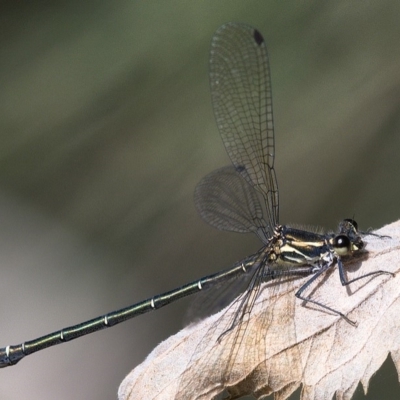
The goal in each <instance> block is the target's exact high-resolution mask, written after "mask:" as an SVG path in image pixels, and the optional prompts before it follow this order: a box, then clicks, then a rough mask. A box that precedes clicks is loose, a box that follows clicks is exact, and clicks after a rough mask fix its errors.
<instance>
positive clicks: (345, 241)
mask: <svg viewBox="0 0 400 400" xmlns="http://www.w3.org/2000/svg"><path fill="white" fill-rule="evenodd" d="M332 245H333V248H334V249H335V251H336V253H337V254H338V255H339V256H345V255H347V254H349V253H350V248H351V243H350V239H349V238H348V237H347V236H346V235H338V236H335V237H334V238H333V243H332Z"/></svg>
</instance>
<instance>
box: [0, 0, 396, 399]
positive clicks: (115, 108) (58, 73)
mask: <svg viewBox="0 0 400 400" xmlns="http://www.w3.org/2000/svg"><path fill="white" fill-rule="evenodd" d="M399 19H400V3H399V2H398V1H394V0H393V1H381V2H377V1H376V2H371V1H335V2H327V1H315V2H312V1H284V2H278V1H276V2H273V1H268V2H266V1H246V2H244V1H232V0H231V1H219V2H213V1H202V2H187V3H186V2H178V1H164V2H161V1H152V2H145V1H141V2H137V1H136V2H134V1H119V2H101V1H88V2H84V3H81V2H77V1H76V2H74V1H70V2H58V3H57V2H45V1H42V2H8V3H7V2H2V3H1V5H0V31H1V35H0V267H1V279H0V321H1V322H0V346H5V345H7V344H17V343H20V342H22V341H24V340H28V339H33V338H36V337H37V336H40V335H43V334H45V333H48V332H50V331H54V330H57V329H60V328H62V327H64V326H68V325H71V324H75V323H78V322H81V321H83V320H86V319H89V318H93V317H96V316H98V315H100V314H104V313H106V312H109V311H112V310H114V309H116V308H120V307H123V306H126V305H128V304H131V303H133V302H136V301H139V300H143V299H145V298H148V297H150V296H152V295H154V294H157V293H159V292H161V291H166V290H169V289H172V288H174V287H176V286H179V285H181V284H184V283H186V282H188V281H191V280H194V279H196V278H199V277H201V276H203V275H205V274H208V273H211V272H216V271H218V270H221V269H223V268H226V267H228V266H230V265H231V264H232V263H233V262H234V261H236V260H238V259H240V258H242V257H244V256H246V255H247V254H249V253H251V252H253V251H255V250H257V249H258V247H259V246H260V243H259V242H257V239H256V238H255V237H254V238H253V237H251V236H249V237H247V236H242V235H235V234H228V233H224V232H218V231H215V230H213V229H212V228H211V227H208V226H207V225H206V224H205V223H203V222H202V221H201V220H200V218H199V217H198V216H197V214H196V210H195V208H194V204H193V190H194V187H195V185H196V183H197V182H198V181H199V180H200V179H201V178H202V177H203V176H204V175H205V174H207V173H208V172H210V171H211V170H213V169H215V168H217V167H220V166H223V165H226V164H228V163H229V160H228V157H227V155H226V154H225V150H224V148H223V145H222V142H221V140H220V138H219V135H218V131H217V127H216V124H215V122H214V119H213V114H212V108H211V102H210V93H209V86H208V56H209V44H210V40H211V37H212V35H213V33H214V31H215V30H216V29H217V27H218V26H219V25H221V24H223V23H225V22H228V21H232V20H233V21H242V22H247V23H249V24H251V25H253V26H255V27H257V28H258V29H259V30H260V31H261V32H262V33H263V35H264V37H265V40H266V42H267V44H268V47H269V51H270V57H271V69H272V84H273V91H274V111H275V127H276V153H277V159H276V168H277V173H278V180H279V188H280V196H281V214H280V219H281V222H282V223H290V222H293V223H303V224H308V225H319V226H325V227H326V228H328V229H334V228H335V227H336V225H337V223H338V221H340V220H341V219H342V218H344V217H353V216H354V217H355V218H356V219H357V220H358V221H359V223H360V226H361V227H362V228H364V229H366V228H368V227H374V228H379V227H381V226H382V225H384V224H386V223H389V222H392V221H394V220H397V219H398V217H399V209H398V199H399V194H400V178H399V168H398V165H399V155H398V154H399V151H400V113H399V109H400V69H399V68H400V40H399V39H400V23H399ZM345 293H346V292H345V291H344V292H343V295H346V294H345ZM187 305H188V302H187V301H181V302H179V303H177V304H174V305H170V306H168V307H167V308H165V309H162V310H159V311H158V312H155V313H151V314H148V315H143V316H141V317H139V318H136V319H135V320H133V321H130V322H125V323H124V324H122V325H119V326H117V327H114V328H112V329H109V330H106V331H102V332H99V333H95V334H93V335H90V336H88V337H85V338H81V339H79V340H77V341H73V342H71V343H68V344H64V345H61V346H57V347H54V348H52V349H48V350H45V351H43V352H40V353H37V354H35V355H32V356H30V357H28V358H26V359H25V360H23V361H21V363H20V364H19V365H17V366H15V367H12V368H8V369H4V370H1V371H0V398H1V399H6V400H8V399H18V400H19V399H21V400H25V399H30V400H36V399H41V400H47V399H58V400H64V399H115V398H116V393H117V388H118V385H119V383H120V382H121V380H122V379H123V378H124V376H125V375H126V374H127V373H128V372H129V371H130V370H131V369H132V368H133V367H135V366H136V365H137V364H138V363H140V362H141V361H142V360H143V359H144V358H145V357H146V355H147V354H148V353H149V352H150V351H151V349H152V348H153V347H154V346H155V345H156V344H157V343H159V342H160V341H161V340H163V339H165V338H166V337H168V336H169V335H171V334H173V333H175V332H177V331H178V330H179V329H180V327H181V326H182V320H183V316H184V314H185V309H186V308H187ZM283 334H284V333H283ZM349 340H351V338H349ZM388 364H390V363H388ZM396 379H397V375H396V372H395V370H394V368H390V366H389V367H388V369H385V370H383V372H379V373H378V378H377V379H376V383H375V384H373V387H372V389H371V390H372V391H371V395H370V396H369V397H368V398H369V399H374V398H385V399H391V398H393V399H394V398H399V391H397V394H396V392H393V391H392V387H391V386H390V385H391V384H393V386H394V387H395V388H396V387H397V390H398V385H396V383H395V382H396ZM383 389H385V390H387V392H383ZM374 390H375V392H374ZM374 393H375V395H374ZM376 393H378V394H379V395H376ZM358 398H359V399H362V398H364V397H363V396H360V397H358Z"/></svg>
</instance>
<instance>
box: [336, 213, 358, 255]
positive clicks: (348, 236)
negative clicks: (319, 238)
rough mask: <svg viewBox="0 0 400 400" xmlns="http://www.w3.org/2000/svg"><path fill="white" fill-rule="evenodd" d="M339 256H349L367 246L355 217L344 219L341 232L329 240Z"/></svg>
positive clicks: (340, 228) (340, 226)
mask: <svg viewBox="0 0 400 400" xmlns="http://www.w3.org/2000/svg"><path fill="white" fill-rule="evenodd" d="M329 243H330V244H331V246H332V247H333V249H334V251H335V252H336V254H337V255H339V256H347V255H350V254H352V253H354V252H357V251H360V250H362V249H363V248H364V247H365V244H364V242H363V240H362V239H361V235H360V233H359V232H358V224H357V222H356V221H354V219H344V220H343V221H342V222H341V223H340V224H339V234H338V235H336V236H334V237H333V238H331V239H330V240H329Z"/></svg>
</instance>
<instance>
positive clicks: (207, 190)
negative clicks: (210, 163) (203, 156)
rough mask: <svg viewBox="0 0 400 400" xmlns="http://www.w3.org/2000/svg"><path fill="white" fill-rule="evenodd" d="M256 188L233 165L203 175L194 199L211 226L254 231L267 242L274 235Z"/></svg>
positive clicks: (242, 231)
mask: <svg viewBox="0 0 400 400" xmlns="http://www.w3.org/2000/svg"><path fill="white" fill-rule="evenodd" d="M259 196H260V195H259V194H258V193H257V191H256V190H255V189H254V188H253V187H252V186H251V185H250V184H249V183H248V181H247V180H245V179H244V178H243V177H242V175H240V174H239V173H238V172H237V171H236V170H235V169H234V168H233V167H231V166H229V167H224V168H221V169H218V170H216V171H213V172H211V173H210V174H208V175H207V176H206V177H204V178H203V179H202V180H201V181H200V182H199V184H198V185H197V187H196V190H195V192H194V201H195V204H196V208H197V210H198V212H199V214H200V215H201V217H202V218H203V219H204V220H205V221H206V222H208V223H209V224H210V225H211V226H213V227H215V228H217V229H220V230H226V231H233V232H240V233H246V232H253V233H255V234H257V235H258V236H259V237H260V239H261V240H262V241H263V242H264V243H266V242H267V240H268V238H269V237H270V236H271V235H270V232H269V231H268V230H267V228H266V226H267V223H266V221H265V219H264V213H265V211H264V210H263V208H262V205H261V203H260V200H259Z"/></svg>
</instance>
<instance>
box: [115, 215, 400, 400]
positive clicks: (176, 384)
mask: <svg viewBox="0 0 400 400" xmlns="http://www.w3.org/2000/svg"><path fill="white" fill-rule="evenodd" d="M378 233H379V234H381V235H389V236H390V237H391V238H378V237H374V236H367V237H366V238H365V241H366V242H367V249H368V257H367V256H366V257H364V258H363V259H362V260H357V261H355V262H351V263H350V264H349V263H348V262H347V263H345V265H346V270H347V274H348V279H352V278H354V277H356V276H360V275H362V274H365V273H368V272H370V271H376V270H385V271H390V272H393V273H397V275H396V276H395V277H391V276H390V275H380V276H376V277H373V278H371V279H369V278H366V279H365V280H360V281H358V282H355V283H353V284H351V285H350V287H343V286H342V285H341V284H340V280H339V277H338V273H337V269H333V270H332V272H331V273H327V274H326V275H325V276H324V277H322V279H321V281H319V282H318V284H317V285H316V286H313V289H312V293H313V298H317V299H320V300H321V301H323V302H324V304H327V305H331V306H332V307H334V308H335V309H336V310H340V311H342V312H343V313H344V314H345V315H347V316H348V317H349V318H351V319H352V320H353V321H357V323H358V325H357V327H354V326H352V325H350V324H349V323H348V322H346V321H345V320H344V319H343V318H340V317H338V316H337V315H331V314H329V313H327V312H326V311H325V310H321V309H318V308H316V307H313V306H309V305H307V306H304V305H303V304H302V303H301V301H299V300H298V299H296V297H295V296H294V293H295V291H296V290H297V289H298V288H299V287H300V286H301V285H302V283H304V282H305V279H307V278H304V279H297V280H295V281H293V282H280V283H279V284H276V282H272V283H266V284H265V285H264V286H263V287H262V290H261V292H260V294H259V296H258V298H257V300H256V303H255V304H254V307H253V309H252V312H251V314H250V316H249V318H248V319H247V320H246V321H244V322H243V323H242V324H240V325H239V326H237V327H235V328H233V329H231V330H230V331H228V332H226V330H227V329H228V328H229V326H230V321H231V320H232V315H234V312H235V310H236V308H237V306H238V302H236V303H233V304H232V305H231V306H229V307H227V308H226V309H225V310H222V311H221V312H219V313H218V314H215V315H213V316H211V317H209V318H207V319H205V320H203V321H201V322H199V323H197V324H194V325H191V326H188V327H186V328H185V329H183V330H182V331H180V332H179V333H177V334H176V335H174V336H172V337H170V338H169V339H167V340H166V341H164V342H163V343H161V344H160V345H159V346H158V347H156V348H155V349H154V350H153V352H152V353H151V354H150V355H149V356H148V357H147V359H146V360H145V361H144V362H143V363H142V364H141V365H139V366H138V367H136V368H135V369H134V370H133V371H132V372H131V373H130V374H129V375H128V376H127V377H126V378H125V380H124V381H123V382H122V384H121V386H120V388H119V399H120V400H134V399H163V400H165V399H211V398H213V397H214V396H216V395H218V394H220V393H222V392H223V391H224V390H226V391H227V392H228V393H229V394H230V396H231V398H237V397H240V396H243V395H246V394H253V395H254V396H255V397H256V398H261V397H262V396H266V395H269V394H271V393H274V395H275V399H277V400H284V399H286V398H287V397H288V396H289V395H290V394H291V393H292V392H294V391H295V390H296V389H297V388H298V387H299V386H300V385H302V392H301V399H302V400H320V399H332V397H333V396H334V394H335V393H336V399H350V398H351V397H352V395H353V393H354V391H355V389H356V387H357V385H358V383H359V382H360V381H361V383H362V385H363V387H364V390H365V391H366V390H367V388H368V382H369V380H370V378H371V376H372V375H373V374H374V373H375V372H376V371H377V370H378V369H379V367H380V366H381V365H382V363H383V362H384V360H385V359H386V357H387V355H388V353H389V352H390V353H391V356H392V359H393V361H394V364H395V365H396V368H397V371H398V372H400V318H399V316H400V299H399V293H400V284H399V279H400V278H399V274H398V271H399V269H400V255H399V254H400V252H399V249H400V221H399V222H396V223H394V224H391V225H388V226H386V227H385V228H383V229H382V230H381V231H379V232H378ZM224 332H226V333H225V334H223V333H224ZM222 334H223V335H222ZM221 335H222V336H221Z"/></svg>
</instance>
